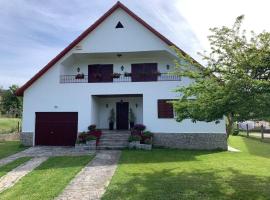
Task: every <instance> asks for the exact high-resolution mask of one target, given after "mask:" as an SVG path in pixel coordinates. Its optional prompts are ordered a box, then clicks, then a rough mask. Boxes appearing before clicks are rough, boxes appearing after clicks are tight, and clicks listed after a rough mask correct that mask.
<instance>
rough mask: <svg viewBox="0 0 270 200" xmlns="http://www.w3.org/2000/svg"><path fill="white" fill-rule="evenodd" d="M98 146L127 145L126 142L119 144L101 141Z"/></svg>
mask: <svg viewBox="0 0 270 200" xmlns="http://www.w3.org/2000/svg"><path fill="white" fill-rule="evenodd" d="M99 145H128V141H124V142H122V141H120V142H109V141H106V142H104V141H102V142H99Z"/></svg>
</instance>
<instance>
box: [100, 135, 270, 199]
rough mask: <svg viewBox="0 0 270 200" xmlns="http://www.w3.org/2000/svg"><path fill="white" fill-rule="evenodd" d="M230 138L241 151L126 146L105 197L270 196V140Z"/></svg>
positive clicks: (236, 197) (268, 197)
mask: <svg viewBox="0 0 270 200" xmlns="http://www.w3.org/2000/svg"><path fill="white" fill-rule="evenodd" d="M229 143H230V144H231V145H232V146H233V147H235V148H239V149H240V150H241V151H242V152H241V153H232V152H219V151H181V150H169V149H154V150H153V151H136V150H126V151H123V153H122V156H121V159H120V164H119V166H118V168H117V170H116V173H115V175H114V176H113V178H112V181H111V183H110V185H109V186H108V189H107V191H106V193H105V195H104V196H103V198H102V199H103V200H109V199H110V200H117V199H119V200H120V199H125V200H126V199H132V200H135V199H138V200H139V199H140V200H141V199H147V200H151V199H155V200H156V199H166V200H170V199H188V200H190V199H199V200H206V199H207V200H217V199H218V200H220V199H221V200H222V199H228V200H229V199H230V200H231V199H237V200H240V199H243V200H248V199H252V200H253V199H260V200H262V199H270V144H266V143H261V142H259V141H256V140H252V139H247V138H244V137H241V136H232V137H231V138H230V140H229Z"/></svg>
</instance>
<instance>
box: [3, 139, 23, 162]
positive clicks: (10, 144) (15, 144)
mask: <svg viewBox="0 0 270 200" xmlns="http://www.w3.org/2000/svg"><path fill="white" fill-rule="evenodd" d="M24 149H26V147H24V146H22V145H21V143H20V142H19V141H5V142H1V141H0V159H1V158H4V157H6V156H9V155H11V154H14V153H17V152H19V151H22V150H24Z"/></svg>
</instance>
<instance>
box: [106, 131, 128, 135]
mask: <svg viewBox="0 0 270 200" xmlns="http://www.w3.org/2000/svg"><path fill="white" fill-rule="evenodd" d="M102 134H123V135H124V134H130V131H108V130H102Z"/></svg>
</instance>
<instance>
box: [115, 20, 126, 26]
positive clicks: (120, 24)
mask: <svg viewBox="0 0 270 200" xmlns="http://www.w3.org/2000/svg"><path fill="white" fill-rule="evenodd" d="M115 28H124V26H123V24H122V23H121V22H120V21H119V22H118V23H117V25H116V27H115Z"/></svg>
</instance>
